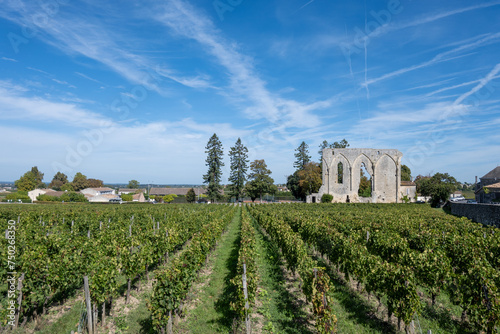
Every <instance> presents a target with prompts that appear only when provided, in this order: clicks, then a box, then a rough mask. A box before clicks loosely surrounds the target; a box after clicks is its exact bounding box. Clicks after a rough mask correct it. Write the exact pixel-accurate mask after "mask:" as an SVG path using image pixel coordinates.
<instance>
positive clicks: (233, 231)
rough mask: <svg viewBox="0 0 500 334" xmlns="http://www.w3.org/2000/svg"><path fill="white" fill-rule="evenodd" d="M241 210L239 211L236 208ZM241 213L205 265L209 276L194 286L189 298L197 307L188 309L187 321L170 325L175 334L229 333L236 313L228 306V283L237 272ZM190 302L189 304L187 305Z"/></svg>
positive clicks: (236, 215)
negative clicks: (195, 288) (195, 289)
mask: <svg viewBox="0 0 500 334" xmlns="http://www.w3.org/2000/svg"><path fill="white" fill-rule="evenodd" d="M239 210H241V209H239ZM239 213H240V211H237V212H236V214H235V216H234V218H233V221H232V222H231V223H230V224H229V226H228V231H227V233H226V234H224V235H223V236H222V238H221V239H220V240H219V244H218V246H217V247H216V249H215V251H214V252H213V254H212V255H211V257H210V259H209V262H208V266H207V268H208V270H211V272H209V273H208V276H206V275H201V276H200V277H199V279H198V280H197V281H196V282H195V283H194V286H201V287H200V290H199V291H193V292H192V293H190V294H189V296H188V298H189V299H190V300H191V302H192V300H193V299H196V306H195V308H194V309H192V310H188V311H187V312H186V313H187V314H186V318H185V319H184V320H183V321H181V322H180V323H179V324H178V326H173V330H174V333H193V334H196V333H200V334H209V333H231V332H232V326H233V319H234V317H235V314H234V313H233V311H231V309H230V307H229V302H230V296H231V295H232V291H231V288H230V284H229V280H230V279H231V278H233V277H234V275H235V273H236V264H237V261H238V250H239V243H240V229H241V222H240V214H239ZM193 290H194V289H193ZM188 303H189V302H188Z"/></svg>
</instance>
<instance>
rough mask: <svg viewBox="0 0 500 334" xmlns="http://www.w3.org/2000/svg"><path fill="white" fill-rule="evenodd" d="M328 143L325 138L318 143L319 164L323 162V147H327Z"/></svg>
mask: <svg viewBox="0 0 500 334" xmlns="http://www.w3.org/2000/svg"><path fill="white" fill-rule="evenodd" d="M329 146H330V144H328V142H327V141H326V140H323V142H322V143H321V144H320V145H319V151H318V154H319V163H320V164H321V163H322V162H323V149H325V148H327V147H329Z"/></svg>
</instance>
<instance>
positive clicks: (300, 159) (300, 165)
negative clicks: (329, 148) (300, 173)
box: [293, 142, 311, 170]
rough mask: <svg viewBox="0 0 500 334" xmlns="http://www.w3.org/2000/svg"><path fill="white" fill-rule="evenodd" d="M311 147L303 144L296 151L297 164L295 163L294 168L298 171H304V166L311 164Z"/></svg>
mask: <svg viewBox="0 0 500 334" xmlns="http://www.w3.org/2000/svg"><path fill="white" fill-rule="evenodd" d="M308 148H309V146H308V145H307V144H306V143H305V142H302V143H301V144H300V146H299V147H297V148H296V149H295V151H296V152H297V153H295V159H296V160H295V162H294V163H293V167H295V168H297V170H301V169H304V166H305V165H306V164H307V163H309V162H311V156H310V155H309V150H308Z"/></svg>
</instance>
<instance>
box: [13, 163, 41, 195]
mask: <svg viewBox="0 0 500 334" xmlns="http://www.w3.org/2000/svg"><path fill="white" fill-rule="evenodd" d="M42 180H43V173H42V172H40V171H39V170H38V167H37V166H34V167H32V168H31V170H30V171H28V172H26V173H24V175H23V176H21V177H20V178H19V180H16V181H15V182H14V184H15V185H16V187H17V189H18V190H21V191H31V190H34V189H36V188H45V183H43V182H42Z"/></svg>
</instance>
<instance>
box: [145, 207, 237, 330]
mask: <svg viewBox="0 0 500 334" xmlns="http://www.w3.org/2000/svg"><path fill="white" fill-rule="evenodd" d="M210 207H213V206H210ZM216 207H222V208H224V207H225V208H226V209H224V210H222V209H221V210H218V212H216V215H215V216H214V215H213V216H212V217H210V219H209V220H208V223H207V224H206V225H204V226H203V228H202V229H201V231H200V232H199V233H196V234H195V235H194V236H193V237H192V238H191V242H190V243H189V245H188V246H187V248H186V249H185V250H184V251H183V252H182V254H180V255H179V256H178V257H175V258H174V259H173V260H172V261H171V262H169V264H168V266H167V268H165V269H164V270H162V271H161V272H159V273H158V275H157V277H156V279H157V282H156V284H155V285H154V286H153V293H152V295H151V299H150V301H149V303H148V308H149V309H150V311H151V317H152V322H153V326H154V327H155V328H156V330H157V331H158V332H159V331H160V330H161V329H162V328H163V329H164V328H166V326H167V323H168V319H169V315H171V314H172V312H173V311H174V310H175V309H177V308H178V307H179V305H180V303H181V301H182V300H183V299H185V298H186V295H187V293H188V291H189V288H190V287H191V284H192V283H193V281H194V279H195V278H196V276H197V275H196V273H197V272H198V271H199V270H200V269H201V267H202V266H203V264H204V263H205V259H206V256H207V255H208V252H209V251H210V250H211V248H212V247H213V246H214V245H215V243H216V242H217V240H218V239H219V238H220V236H221V234H222V232H223V231H224V229H225V227H226V226H227V225H228V224H229V222H230V221H231V218H232V216H233V211H228V210H231V209H227V207H226V206H216Z"/></svg>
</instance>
